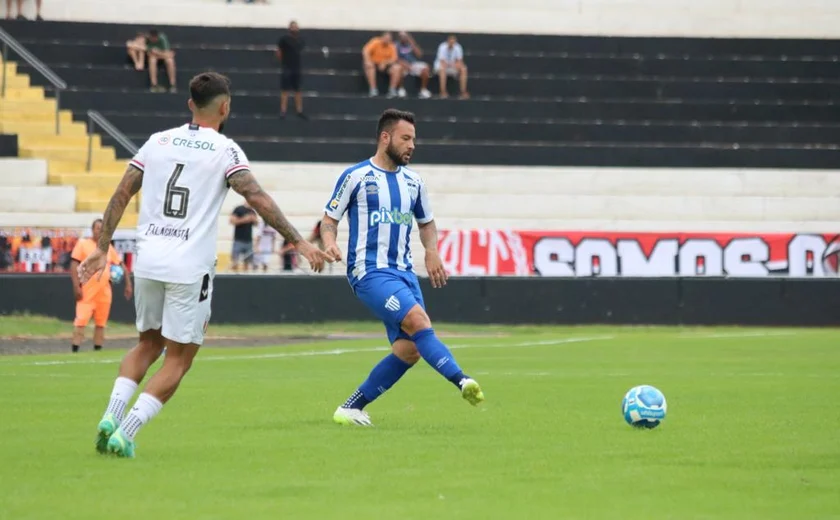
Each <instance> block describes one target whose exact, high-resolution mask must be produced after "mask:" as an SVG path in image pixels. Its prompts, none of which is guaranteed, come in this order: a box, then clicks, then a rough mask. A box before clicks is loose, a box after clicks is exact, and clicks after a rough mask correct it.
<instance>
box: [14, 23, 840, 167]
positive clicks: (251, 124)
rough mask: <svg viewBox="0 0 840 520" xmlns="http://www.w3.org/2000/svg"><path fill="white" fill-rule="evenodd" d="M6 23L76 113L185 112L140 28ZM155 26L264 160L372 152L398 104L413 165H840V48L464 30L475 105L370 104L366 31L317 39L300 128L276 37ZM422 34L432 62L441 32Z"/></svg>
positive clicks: (135, 130) (235, 133)
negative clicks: (219, 88)
mask: <svg viewBox="0 0 840 520" xmlns="http://www.w3.org/2000/svg"><path fill="white" fill-rule="evenodd" d="M3 27H4V28H6V29H7V30H8V31H10V32H11V33H12V34H13V35H14V36H16V37H17V38H19V39H20V41H21V42H23V43H24V44H25V45H27V46H28V48H29V49H30V50H31V51H32V52H33V53H35V54H36V55H37V56H39V57H40V58H41V59H43V60H44V61H45V62H46V63H47V64H49V65H50V66H51V67H53V69H54V70H55V71H56V72H58V73H59V75H61V76H62V77H63V78H65V79H66V80H67V82H68V83H69V84H70V85H71V89H70V92H67V93H66V94H65V96H64V104H65V106H67V107H69V108H71V109H73V110H74V111H76V113H77V114H79V113H83V112H84V111H85V110H87V109H91V108H94V109H97V110H99V111H101V112H102V113H103V114H104V115H106V117H108V118H110V119H111V120H112V121H113V122H114V123H115V124H116V125H117V126H118V127H119V128H121V129H123V130H124V131H125V132H126V133H128V134H129V135H130V136H131V137H132V138H134V139H135V140H138V141H139V140H142V139H144V138H145V136H147V135H148V134H149V133H150V132H152V131H155V130H157V129H160V128H166V127H171V126H174V125H176V124H179V123H181V122H182V121H183V120H184V118H185V117H187V112H186V105H185V103H184V101H183V98H184V96H183V94H150V93H148V92H146V86H147V84H148V77H147V74H145V73H141V72H136V71H134V70H133V69H132V68H131V67H130V66H129V65H128V63H127V61H126V55H125V49H124V42H125V40H126V38H127V37H129V36H130V35H132V34H134V31H135V30H136V29H137V28H138V27H137V26H133V25H119V24H84V23H68V22H47V23H42V24H26V23H23V22H5V23H4V24H3ZM160 29H161V30H163V31H164V32H166V33H167V34H168V36H169V38H170V40H171V42H172V43H173V46H174V48H175V50H176V51H177V53H178V54H177V61H178V68H179V77H180V79H181V86H182V87H183V86H184V85H185V82H186V80H187V79H188V78H189V77H190V76H191V75H193V74H194V73H196V72H199V71H202V70H207V69H214V70H218V71H221V72H224V73H226V74H228V75H229V76H230V77H231V79H232V81H233V86H234V89H235V93H236V101H235V105H234V111H235V116H234V119H233V120H232V121H231V122H230V124H229V127H228V131H229V133H230V135H231V136H232V137H234V138H235V139H237V141H239V142H241V143H242V145H243V147H244V148H245V149H246V150H248V153H249V154H250V155H251V156H252V157H253V158H254V159H259V160H272V161H327V160H328V161H331V162H332V161H334V162H353V161H355V160H357V159H358V158H359V157H360V156H361V157H363V156H365V155H366V154H368V153H369V150H370V143H371V142H372V133H373V132H372V128H373V126H374V120H375V117H376V114H377V113H379V112H380V111H381V110H382V109H383V108H385V107H387V106H398V107H402V108H407V109H411V110H414V111H416V112H417V113H418V115H419V116H420V122H421V126H420V128H419V138H420V140H421V144H422V148H421V149H420V151H419V152H418V155H417V157H416V161H418V162H423V163H438V164H510V165H552V166H559V165H575V166H583V165H589V166H639V165H645V166H648V167H651V166H671V167H727V166H728V167H799V168H827V167H833V166H836V165H837V164H838V162H840V150H838V148H837V145H836V143H837V141H838V139H837V138H838V133H840V127H838V126H837V125H836V124H835V123H834V122H835V121H837V120H838V116H840V106H837V105H835V104H834V101H836V100H837V99H838V98H840V94H838V92H837V89H836V86H835V85H834V81H836V79H837V78H838V77H840V62H838V61H837V56H838V54H840V43H838V42H836V41H829V40H769V39H768V40H744V39H738V40H736V39H697V38H609V37H561V36H518V35H482V34H466V35H463V36H462V37H461V42H462V43H463V45H464V47H465V49H466V52H467V57H466V62H467V64H468V66H469V67H470V76H471V79H470V85H471V86H470V89H471V91H472V92H473V94H474V99H473V100H470V101H456V100H451V101H437V100H436V101H422V100H417V99H407V100H386V99H384V98H381V99H367V98H365V97H364V93H365V87H364V80H363V78H362V77H361V70H360V63H359V61H360V60H359V49H360V48H361V46H362V45H363V44H364V42H365V41H366V40H367V39H368V38H369V37H370V36H372V35H373V33H372V32H361V31H338V30H334V31H326V30H309V31H306V32H305V36H306V38H307V45H308V47H307V51H306V54H305V61H304V69H305V71H306V77H305V80H304V88H305V90H306V91H307V93H308V96H307V97H308V99H307V100H306V108H307V111H308V112H309V113H310V115H311V116H312V121H309V122H307V123H306V124H303V123H299V122H297V121H289V122H284V121H281V120H280V119H279V118H278V111H279V109H278V100H277V92H278V89H279V78H278V68H277V64H276V62H275V59H274V56H273V48H274V45H275V42H276V40H277V38H278V35H279V33H278V32H277V31H274V30H268V29H249V30H247V31H242V30H238V29H235V28H213V29H207V28H202V27H175V26H172V27H161V28H160ZM415 36H416V38H417V40H418V42H419V43H420V45H421V46H423V47H424V49H425V50H426V52H427V54H428V53H432V52H433V51H434V48H435V47H436V45H437V44H438V43H439V42H440V41H441V40H442V39H443V38H444V37H445V35H443V34H431V33H422V34H416V35H415ZM20 70H21V71H24V72H25V71H27V70H28V68H27V67H26V66H23V65H21V66H20ZM32 80H33V82H35V83H36V84H38V82H39V81H40V80H39V79H38V78H37V77H36V76H33V77H32ZM408 83H409V84H410V83H411V82H408ZM409 86H412V87H413V85H409ZM431 86H432V87H433V89H434V88H436V86H437V82H436V81H432V82H431ZM450 87H451V88H452V89H454V88H455V85H454V82H450ZM412 93H413V92H412Z"/></svg>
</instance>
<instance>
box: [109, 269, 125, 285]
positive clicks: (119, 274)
mask: <svg viewBox="0 0 840 520" xmlns="http://www.w3.org/2000/svg"><path fill="white" fill-rule="evenodd" d="M123 276H125V272H124V271H123V268H122V266H119V265H112V266H111V283H120V282H121V281H122V280H123Z"/></svg>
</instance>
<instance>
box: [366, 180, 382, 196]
mask: <svg viewBox="0 0 840 520" xmlns="http://www.w3.org/2000/svg"><path fill="white" fill-rule="evenodd" d="M365 191H366V192H367V194H368V195H376V194H377V193H379V185H378V184H376V183H375V182H372V183H367V184H365Z"/></svg>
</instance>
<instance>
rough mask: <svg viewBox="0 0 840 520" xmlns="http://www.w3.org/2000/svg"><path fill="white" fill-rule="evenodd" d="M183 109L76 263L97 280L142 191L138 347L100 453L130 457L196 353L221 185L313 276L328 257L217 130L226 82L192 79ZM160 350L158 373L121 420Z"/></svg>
mask: <svg viewBox="0 0 840 520" xmlns="http://www.w3.org/2000/svg"><path fill="white" fill-rule="evenodd" d="M189 107H190V111H191V112H192V114H193V119H192V122H191V123H190V124H188V125H184V126H181V127H178V128H173V129H170V130H166V131H163V132H159V133H157V134H154V135H152V136H151V137H150V138H149V140H148V141H147V142H146V144H144V145H143V147H142V148H141V149H140V151H139V152H138V153H137V155H136V156H135V157H134V158H133V159H132V160H131V162H130V164H129V166H128V169H127V170H126V172H125V176H124V177H123V179H122V181H120V184H119V186H118V187H117V189H116V192H115V193H114V195H113V196H112V197H111V201H110V202H109V203H108V207H107V209H106V210H105V215H104V217H103V220H104V225H103V229H102V236H101V238H100V239H99V247H98V248H97V249H96V251H95V252H94V253H92V254H91V255H90V256H88V258H87V259H86V260H85V261H84V262H82V264H81V265H80V266H79V276H80V278H81V280H82V283H84V282H85V281H87V280H88V279H90V278H91V277H93V276H101V275H102V270H103V268H104V267H105V263H106V255H105V253H106V252H107V251H108V245H109V244H110V242H111V236H112V235H113V233H114V230H115V229H116V228H117V224H118V223H119V221H120V218H122V215H123V212H124V211H125V208H126V205H127V204H128V202H129V200H131V197H133V196H134V195H135V194H136V193H137V192H138V191H140V189H141V188H142V190H143V198H142V201H141V204H140V218H139V222H138V224H137V263H136V264H135V269H134V274H135V291H134V302H135V308H136V311H137V330H138V332H139V333H140V340H139V342H138V344H137V346H136V347H134V348H133V349H131V350H130V351H129V352H128V353H127V354H126V356H125V358H123V361H122V364H121V365H120V370H119V377H118V378H117V380H116V382H115V383H114V387H113V391H112V392H111V398H110V401H109V403H108V407H107V408H106V410H105V413H104V415H103V417H102V420H101V421H100V423H99V426H98V428H97V436H96V449H97V451H99V452H100V453H108V452H111V453H114V454H116V455H118V456H121V457H133V456H134V436H135V435H137V432H138V430H140V428H141V427H142V426H143V425H144V424H146V423H148V422H149V421H150V420H151V419H152V418H153V417H154V416H155V415H157V414H158V413H159V412H160V411H161V408H162V407H163V405H164V403H166V402H167V401H168V400H169V399H170V398H171V397H172V395H173V394H174V393H175V390H176V389H177V388H178V385H179V384H180V382H181V379H182V378H183V377H184V375H185V374H186V373H187V371H188V370H189V368H190V365H191V364H192V361H193V358H194V357H195V355H196V353H198V349H199V347H200V346H201V344H202V342H203V340H204V332H205V331H206V327H207V323H208V321H209V320H210V300H211V297H212V294H213V275H214V271H215V264H216V238H217V235H218V217H219V211H220V209H221V207H222V202H223V201H224V199H225V195H226V194H227V191H228V187H231V188H233V189H234V191H236V192H237V193H239V194H240V195H242V196H244V197H245V200H247V201H248V203H249V204H250V205H251V207H253V208H254V209H255V210H256V211H257V212H258V213H259V214H260V215H261V216H262V218H263V219H264V220H265V221H266V222H267V223H268V224H269V225H270V226H272V227H273V228H275V229H276V230H277V231H279V232H280V233H281V234H282V235H283V236H284V237H285V238H286V240H288V241H289V242H290V243H293V244H295V245H296V247H297V250H298V252H299V253H300V254H302V255H303V256H304V257H306V259H307V260H309V263H310V265H311V266H312V269H313V270H314V271H316V272H317V271H320V270H321V269H322V268H323V265H324V261H325V260H327V257H326V255H325V254H324V253H322V252H321V251H320V250H319V249H318V248H316V247H314V246H313V245H312V244H310V243H308V242H306V241H305V240H303V238H301V235H300V233H298V232H297V230H296V229H295V228H294V227H293V226H292V225H291V224H289V222H288V220H286V218H285V217H284V216H283V213H282V212H281V211H280V208H278V207H277V204H276V203H275V202H274V200H273V199H272V198H271V197H270V196H269V195H268V194H267V193H266V192H265V191H263V189H262V188H261V187H260V185H259V183H258V182H257V181H256V179H255V178H254V176H253V175H252V174H251V171H250V168H249V166H248V159H247V158H246V157H245V154H244V153H243V152H242V149H241V148H239V146H238V145H237V144H236V143H235V142H233V141H232V140H231V139H228V138H227V137H225V136H224V135H222V134H221V133H220V132H221V131H222V127H223V126H224V123H225V121H226V120H227V118H228V116H229V115H230V82H229V81H228V79H227V78H226V77H225V76H222V75H221V74H216V73H212V72H206V73H203V74H199V75H198V76H196V77H194V78H193V79H192V81H191V82H190V100H189ZM164 347H165V348H166V356H165V358H164V361H163V366H161V368H160V369H159V370H158V371H157V373H155V374H154V375H153V376H152V377H151V379H149V381H148V382H147V383H146V387H145V389H144V390H143V393H141V394H140V396H139V397H138V398H137V401H136V403H135V404H134V407H133V408H132V409H131V412H130V413H129V414H128V415H127V416H125V418H123V415H124V413H125V408H126V405H127V404H128V402H129V401H130V400H131V398H132V396H133V395H134V393H135V391H136V390H137V387H138V385H139V383H140V382H141V381H142V380H143V377H144V376H145V375H146V372H147V371H148V369H149V367H150V366H151V365H152V363H154V362H155V360H157V359H158V357H159V356H160V355H161V352H162V351H163V349H164Z"/></svg>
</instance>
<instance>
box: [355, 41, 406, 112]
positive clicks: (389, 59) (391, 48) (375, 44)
mask: <svg viewBox="0 0 840 520" xmlns="http://www.w3.org/2000/svg"><path fill="white" fill-rule="evenodd" d="M397 61H398V56H397V46H396V45H394V38H393V37H392V36H391V33H390V32H388V31H386V32H384V33H382V36H374V37H373V38H371V39H370V41H369V42H367V44H366V45H365V46H364V48H363V49H362V63H363V64H364V69H365V77H366V78H367V82H368V87H370V96H371V97H374V96H378V95H379V89H378V88H376V75H377V73H379V74H387V75H388V78H389V82H388V97H395V96H396V95H397V85H399V84H400V80H402V67H400V66H399V63H397Z"/></svg>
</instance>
